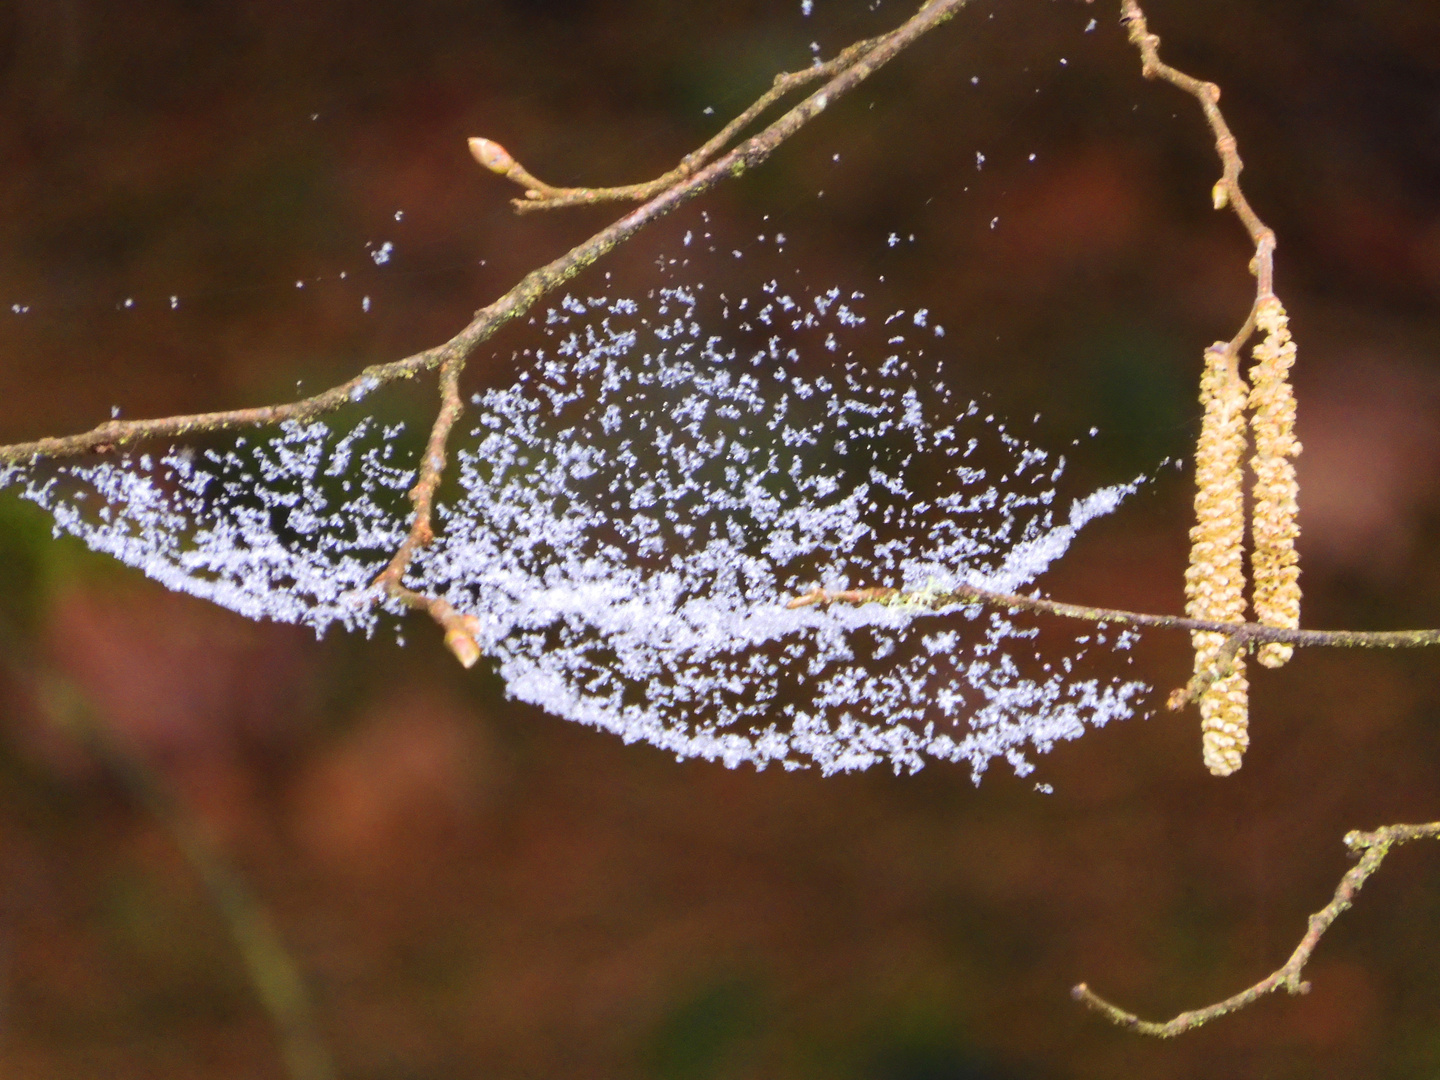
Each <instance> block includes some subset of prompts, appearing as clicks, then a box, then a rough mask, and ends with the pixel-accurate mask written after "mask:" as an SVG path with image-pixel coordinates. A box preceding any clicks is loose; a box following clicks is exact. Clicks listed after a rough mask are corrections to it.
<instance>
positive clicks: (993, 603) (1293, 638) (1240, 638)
mask: <svg viewBox="0 0 1440 1080" xmlns="http://www.w3.org/2000/svg"><path fill="white" fill-rule="evenodd" d="M837 602H838V603H851V604H865V603H872V602H874V603H887V604H897V605H901V606H910V607H924V608H930V609H932V610H936V611H943V610H945V609H947V608H955V607H962V606H967V605H974V604H986V605H988V606H990V607H1002V608H1009V609H1011V610H1014V611H1037V612H1040V613H1042V614H1046V615H1059V616H1061V617H1062V618H1066V619H1083V620H1085V621H1086V622H1097V623H1116V624H1118V625H1121V626H1149V627H1156V628H1158V629H1162V630H1204V631H1210V632H1211V633H1217V634H1225V635H1226V636H1227V637H1230V638H1233V639H1234V640H1235V641H1236V642H1237V644H1236V650H1237V652H1238V650H1239V649H1241V648H1244V647H1247V646H1249V645H1250V644H1252V643H1263V642H1267V641H1278V642H1282V643H1284V644H1287V645H1297V646H1328V647H1332V648H1334V647H1338V648H1355V649H1413V648H1423V647H1427V646H1432V645H1440V630H1287V629H1285V628H1283V627H1279V626H1265V625H1263V624H1261V623H1249V622H1247V623H1229V622H1212V621H1211V620H1209V619H1187V618H1185V617H1184V616H1181V615H1151V614H1147V613H1145V612H1141V611H1124V610H1122V609H1119V608H1102V607H1088V606H1086V605H1084V604H1066V603H1062V602H1061V601H1059V600H1046V599H1044V598H1043V597H1039V596H1020V595H1019V594H1017V593H1001V592H991V591H990V590H988V589H980V588H976V587H975V586H973V585H957V586H955V587H954V588H952V589H949V590H946V591H944V592H934V593H932V592H918V593H904V592H901V591H900V590H899V589H892V588H888V587H875V588H868V589H845V590H841V591H837V592H830V591H827V590H825V589H820V588H816V589H812V590H811V591H810V592H808V593H805V594H804V595H802V596H797V597H796V598H794V599H793V600H791V601H789V602H788V603H787V604H786V607H790V608H799V607H806V606H808V605H810V604H828V603H837Z"/></svg>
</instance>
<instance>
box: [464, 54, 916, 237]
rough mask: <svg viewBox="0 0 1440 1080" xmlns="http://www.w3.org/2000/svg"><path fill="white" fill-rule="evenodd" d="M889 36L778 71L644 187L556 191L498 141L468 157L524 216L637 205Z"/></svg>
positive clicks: (473, 144)
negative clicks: (513, 189) (517, 191)
mask: <svg viewBox="0 0 1440 1080" xmlns="http://www.w3.org/2000/svg"><path fill="white" fill-rule="evenodd" d="M890 36H892V35H885V36H883V37H878V38H870V39H868V40H865V41H857V42H855V43H854V44H853V45H850V46H847V47H846V48H845V49H842V50H841V51H840V54H839V55H838V56H836V57H835V58H834V59H832V60H827V61H826V62H825V63H823V64H816V65H815V66H813V67H809V68H805V69H804V70H802V71H787V72H781V73H780V74H779V75H776V76H775V82H774V84H773V85H772V86H771V87H770V89H769V90H767V91H765V93H763V94H761V95H760V97H759V98H757V99H756V101H755V103H754V104H753V105H751V106H750V107H749V108H748V109H746V110H745V111H744V112H742V113H741V114H740V115H739V116H737V117H736V118H735V119H734V120H731V121H730V123H728V124H726V125H725V126H724V127H723V128H721V129H720V131H719V132H717V133H716V134H715V135H714V136H713V137H712V138H711V139H710V140H709V141H708V142H706V143H705V145H704V146H702V147H700V148H699V149H698V150H695V151H693V152H691V153H689V154H686V155H685V157H684V158H682V159H681V161H680V164H679V165H677V166H676V167H675V168H673V169H671V170H670V171H669V172H667V173H665V174H664V175H662V176H659V177H657V178H656V179H654V180H649V181H647V182H645V183H643V184H626V185H622V186H620V187H607V188H588V187H571V188H565V187H555V186H554V185H552V184H547V183H545V182H544V181H543V180H537V179H536V178H535V177H534V176H532V175H531V174H530V173H529V172H528V171H527V170H526V169H525V167H524V166H523V165H521V164H520V163H519V162H518V161H516V160H515V159H514V158H513V157H512V156H511V155H510V153H509V152H508V151H507V150H506V149H505V148H504V147H503V146H501V145H500V144H499V143H497V142H492V141H491V140H489V139H481V138H474V139H471V140H470V153H471V155H472V156H473V157H474V158H475V160H476V161H478V162H479V163H480V164H481V165H484V166H485V168H487V169H489V170H490V171H491V172H493V173H495V174H496V175H498V176H503V177H505V179H507V180H511V181H514V182H515V183H517V184H519V185H520V186H521V187H523V188H525V197H524V198H523V199H512V200H511V203H512V204H513V205H514V207H515V209H516V210H517V211H518V212H520V213H528V212H529V211H532V210H553V209H557V208H559V207H563V206H590V205H595V204H597V203H602V202H622V201H626V200H634V201H636V202H639V201H641V200H644V199H648V198H650V197H652V196H653V195H656V194H658V193H659V192H661V191H664V190H665V189H666V188H670V187H674V186H675V185H676V184H678V183H680V182H681V181H682V180H684V179H686V178H687V177H689V176H692V175H694V173H695V170H696V169H699V168H700V167H701V166H703V165H704V164H705V163H706V162H707V161H710V160H711V159H712V158H714V157H715V155H716V154H718V153H720V151H721V150H723V149H725V147H726V146H728V145H730V142H731V140H732V139H734V138H735V137H736V136H737V135H739V134H740V132H742V131H744V130H745V129H746V128H747V127H749V126H750V125H751V124H752V123H754V122H755V121H756V120H758V119H759V118H760V117H761V116H762V115H763V114H764V113H765V112H766V111H767V110H768V109H769V108H770V107H771V106H772V105H774V104H775V103H776V102H778V101H779V100H780V99H781V98H783V97H785V96H786V95H787V94H789V93H791V92H792V91H794V90H798V89H800V88H801V87H803V86H809V85H810V84H811V83H814V82H817V81H819V80H820V79H827V78H830V77H832V76H833V75H835V74H837V73H838V72H841V71H844V70H845V69H846V68H848V67H850V66H851V65H852V64H854V63H855V62H856V61H857V60H858V59H860V58H861V57H862V56H864V55H866V54H867V53H869V52H870V51H871V50H873V49H875V48H877V47H878V46H880V45H882V44H883V43H884V42H885V41H886V40H887V38H888V37H890Z"/></svg>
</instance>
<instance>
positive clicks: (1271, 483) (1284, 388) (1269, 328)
mask: <svg viewBox="0 0 1440 1080" xmlns="http://www.w3.org/2000/svg"><path fill="white" fill-rule="evenodd" d="M1255 321H1256V324H1257V325H1258V326H1259V328H1260V329H1261V331H1263V332H1264V334H1265V339H1264V340H1263V341H1262V342H1260V344H1258V345H1256V346H1255V366H1254V367H1253V368H1251V369H1250V381H1251V385H1252V389H1251V391H1250V410H1251V419H1250V423H1251V426H1252V428H1253V430H1254V432H1255V456H1254V457H1253V458H1251V459H1250V467H1251V468H1252V469H1253V470H1254V471H1255V499H1254V518H1253V525H1252V535H1253V539H1254V545H1255V547H1254V553H1253V554H1252V555H1251V568H1252V573H1253V578H1254V605H1255V619H1256V621H1257V622H1261V623H1264V624H1265V625H1266V626H1280V627H1284V628H1286V629H1291V630H1293V629H1295V628H1296V627H1298V626H1299V625H1300V566H1299V559H1298V556H1297V555H1296V552H1295V538H1296V537H1297V536H1298V535H1299V534H1300V528H1299V526H1298V525H1297V524H1296V522H1295V514H1296V510H1297V509H1298V507H1297V505H1296V495H1297V493H1298V491H1299V487H1298V485H1297V484H1296V482H1295V465H1294V463H1293V462H1292V461H1291V460H1290V459H1291V458H1293V457H1295V455H1296V454H1298V453H1300V444H1299V443H1298V442H1296V441H1295V393H1294V391H1293V390H1292V389H1291V387H1290V379H1289V374H1290V368H1291V366H1292V365H1293V364H1294V363H1295V342H1294V341H1292V340H1291V338H1290V328H1289V319H1288V318H1287V317H1286V315H1285V308H1284V307H1283V306H1282V305H1281V303H1280V301H1279V300H1278V299H1276V298H1274V297H1269V298H1267V299H1266V300H1264V301H1263V302H1262V303H1261V305H1260V310H1259V311H1257V312H1256V315H1255ZM1294 651H1295V650H1294V647H1293V646H1290V645H1282V644H1279V643H1278V642H1271V643H1270V644H1267V645H1262V646H1261V647H1260V651H1259V657H1258V659H1259V660H1260V663H1262V664H1264V665H1265V666H1266V667H1272V668H1273V667H1279V666H1280V665H1281V664H1283V663H1285V661H1286V660H1289V659H1290V656H1291V654H1292V653H1293V652H1294Z"/></svg>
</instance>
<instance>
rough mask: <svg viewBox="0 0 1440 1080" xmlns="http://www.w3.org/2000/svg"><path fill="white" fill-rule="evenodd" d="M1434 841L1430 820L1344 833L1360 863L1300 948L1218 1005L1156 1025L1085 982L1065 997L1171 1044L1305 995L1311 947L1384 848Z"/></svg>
mask: <svg viewBox="0 0 1440 1080" xmlns="http://www.w3.org/2000/svg"><path fill="white" fill-rule="evenodd" d="M1435 838H1440V821H1432V822H1430V823H1429V824H1426V825H1386V826H1383V827H1381V828H1379V829H1376V830H1375V831H1374V832H1359V831H1355V832H1350V833H1346V834H1345V846H1346V847H1348V848H1349V849H1350V852H1351V854H1352V855H1358V856H1360V861H1359V862H1358V863H1356V864H1355V866H1353V867H1351V868H1350V870H1349V871H1347V872H1346V874H1345V876H1344V877H1342V878H1341V879H1340V884H1339V885H1338V886H1336V888H1335V896H1334V897H1333V898H1332V899H1331V901H1330V902H1329V903H1328V904H1326V905H1325V906H1324V907H1323V908H1321V909H1320V910H1319V911H1317V912H1316V913H1315V914H1314V915H1311V916H1310V925H1309V928H1308V929H1307V930H1306V931H1305V936H1304V937H1302V938H1301V939H1300V944H1299V945H1297V946H1296V947H1295V951H1294V952H1293V953H1291V954H1290V959H1289V960H1287V961H1285V963H1284V965H1283V966H1281V967H1279V968H1276V969H1275V970H1274V971H1272V972H1271V973H1270V974H1269V975H1267V976H1265V978H1263V979H1261V980H1260V981H1259V982H1257V983H1255V985H1253V986H1250V987H1247V988H1246V989H1244V990H1242V991H1240V993H1238V994H1235V995H1233V996H1231V997H1228V998H1226V999H1225V1000H1224V1001H1217V1002H1216V1003H1215V1004H1213V1005H1207V1006H1205V1007H1204V1008H1203V1009H1190V1010H1188V1011H1186V1012H1182V1013H1181V1014H1180V1015H1179V1016H1176V1017H1174V1018H1173V1019H1171V1020H1166V1021H1163V1022H1162V1021H1157V1020H1142V1019H1140V1017H1138V1016H1136V1015H1135V1014H1134V1013H1132V1012H1126V1011H1125V1010H1124V1009H1122V1008H1120V1007H1119V1006H1118V1005H1112V1004H1110V1002H1108V1001H1106V1000H1105V999H1104V998H1102V997H1100V996H1099V995H1098V994H1096V993H1095V992H1094V991H1093V990H1091V989H1090V987H1088V986H1087V985H1085V983H1080V984H1079V985H1077V986H1076V987H1074V989H1072V990H1071V991H1070V994H1071V996H1072V997H1074V998H1075V1000H1076V1001H1078V1002H1080V1003H1081V1004H1083V1005H1085V1006H1087V1007H1089V1008H1091V1009H1094V1010H1095V1011H1096V1012H1098V1013H1099V1014H1100V1015H1101V1016H1104V1017H1105V1018H1106V1019H1108V1020H1111V1021H1113V1022H1114V1023H1116V1024H1119V1025H1120V1026H1121V1027H1124V1028H1128V1029H1129V1030H1131V1031H1134V1032H1137V1033H1138V1034H1141V1035H1153V1036H1154V1037H1156V1038H1158V1039H1171V1038H1174V1037H1175V1036H1176V1035H1183V1034H1184V1033H1185V1032H1187V1031H1193V1030H1194V1029H1195V1028H1197V1027H1200V1026H1201V1025H1203V1024H1208V1023H1209V1022H1210V1021H1211V1020H1218V1019H1219V1018H1220V1017H1222V1016H1224V1015H1226V1014H1227V1013H1232V1012H1235V1011H1236V1010H1238V1009H1243V1008H1245V1007H1246V1006H1248V1005H1253V1004H1254V1003H1255V1002H1257V1001H1259V1000H1260V999H1261V998H1262V997H1264V996H1265V995H1266V994H1273V993H1274V992H1275V991H1276V990H1279V989H1282V988H1283V989H1284V990H1286V991H1288V992H1289V993H1291V994H1306V993H1309V992H1310V984H1309V983H1308V982H1306V981H1304V980H1303V979H1301V977H1300V976H1301V973H1302V972H1303V971H1304V970H1305V965H1306V964H1308V963H1309V962H1310V957H1311V955H1312V954H1313V953H1314V952H1315V947H1316V946H1317V945H1319V944H1320V939H1321V938H1322V937H1323V936H1324V935H1325V931H1327V930H1329V929H1330V926H1331V924H1332V923H1334V922H1335V920H1336V919H1338V918H1339V917H1340V916H1341V915H1342V914H1343V913H1344V912H1346V911H1347V910H1349V908H1350V907H1351V905H1352V904H1354V902H1355V894H1356V893H1358V892H1359V891H1360V889H1361V887H1362V886H1364V884H1365V882H1366V881H1367V880H1368V879H1369V877H1370V875H1371V874H1373V873H1375V871H1376V870H1378V869H1379V868H1380V864H1381V863H1382V862H1384V860H1385V856H1386V855H1388V854H1389V853H1390V849H1391V848H1393V847H1396V846H1397V845H1399V844H1405V843H1409V842H1410V841H1411V840H1424V839H1435Z"/></svg>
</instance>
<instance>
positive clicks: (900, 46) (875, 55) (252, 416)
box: [0, 0, 969, 464]
mask: <svg viewBox="0 0 1440 1080" xmlns="http://www.w3.org/2000/svg"><path fill="white" fill-rule="evenodd" d="M968 3H969V0H929V2H928V3H926V4H924V5H922V6H921V8H920V10H919V11H918V12H916V13H915V14H914V15H913V16H911V17H910V19H909V20H908V21H906V22H905V23H903V24H902V25H901V26H900V27H898V28H897V29H895V30H893V31H891V32H890V33H889V34H886V35H885V36H884V37H882V38H877V39H874V40H873V41H871V42H860V43H857V45H858V46H865V47H864V48H861V49H860V51H859V53H858V54H856V55H853V56H849V55H847V54H849V53H850V50H848V49H847V50H846V51H845V52H844V53H842V54H841V55H842V56H846V57H847V60H846V63H845V64H843V65H839V64H838V61H839V59H840V58H839V57H837V58H836V61H834V62H832V63H834V64H836V68H835V69H834V70H835V73H834V74H833V75H832V76H831V77H830V79H829V80H828V81H827V82H826V83H825V84H824V85H823V86H821V87H820V89H819V90H817V91H816V92H815V93H813V94H811V95H810V96H809V97H808V98H806V99H805V100H804V101H801V102H800V103H799V104H797V105H795V106H794V107H793V108H792V109H790V110H789V111H788V112H786V113H785V114H783V115H782V116H780V117H779V118H778V119H776V120H774V121H773V122H772V123H770V124H769V125H768V126H766V127H765V128H764V129H763V130H761V131H760V132H758V133H757V134H755V135H753V136H751V137H750V138H749V139H746V140H745V141H744V142H742V143H740V144H739V145H738V146H736V147H735V148H734V149H733V150H731V151H729V152H728V153H726V154H724V155H723V156H721V157H720V158H718V159H716V160H714V161H712V162H711V163H710V164H709V165H707V166H705V167H703V168H700V169H698V170H697V171H694V172H692V173H690V174H688V175H686V176H685V177H684V178H683V179H681V180H680V181H679V182H678V183H675V184H673V185H671V186H669V187H666V188H664V189H663V190H661V191H659V192H657V193H656V194H655V195H653V196H652V197H651V198H649V199H648V200H647V201H646V202H645V203H644V205H642V206H640V207H638V208H637V209H635V210H633V211H631V212H630V213H628V214H626V215H625V216H624V217H622V218H620V219H618V220H617V221H615V222H613V223H612V224H610V225H608V226H606V227H605V228H604V229H602V230H600V231H599V232H598V233H596V234H595V235H594V236H592V237H590V239H588V240H586V241H584V242H582V243H580V244H577V245H576V246H575V247H573V248H571V249H570V250H569V251H568V252H566V253H565V254H564V255H562V256H560V257H559V258H558V259H555V260H554V261H552V262H550V263H547V264H546V265H544V266H542V267H540V268H538V269H536V270H532V271H531V272H530V273H528V274H526V275H525V276H524V277H523V278H521V279H520V281H519V282H518V283H517V284H516V285H515V286H514V287H513V288H511V289H510V290H509V291H508V292H506V293H505V294H504V295H502V296H500V297H499V298H498V299H496V300H495V301H493V302H492V303H490V304H488V305H487V306H485V307H483V308H481V309H480V310H479V311H477V312H476V313H475V317H474V318H473V319H472V320H471V321H470V323H469V324H468V325H466V327H465V328H464V329H463V330H461V331H460V332H459V333H458V334H456V335H455V336H454V337H452V338H451V339H450V340H449V341H447V342H445V343H444V344H443V345H438V346H435V347H434V348H430V349H426V350H424V351H423V352H419V353H416V354H415V355H413V356H409V357H406V358H405V359H403V360H396V361H392V362H390V363H386V364H377V365H374V366H372V367H368V368H366V369H365V370H363V371H362V372H361V373H360V374H359V375H357V376H355V377H354V378H352V379H349V380H347V381H346V382H343V383H341V384H339V385H338V386H334V387H331V388H330V389H328V390H325V391H322V392H321V393H318V394H315V395H312V396H310V397H306V398H301V399H300V400H298V401H292V402H287V403H283V404H274V405H266V406H261V407H258V408H251V409H234V410H229V411H226V412H209V413H194V414H188V415H180V416H168V417H163V418H160V419H154V420H111V421H108V422H106V423H104V424H101V425H99V426H98V427H96V428H93V429H92V430H90V431H87V432H83V433H81V434H78V435H68V436H63V437H52V438H44V439H36V440H34V441H31V442H22V443H13V444H10V445H3V446H0V464H20V463H23V462H27V461H32V460H34V459H36V458H49V457H73V456H76V455H78V454H85V453H91V452H95V451H102V450H108V449H112V448H114V447H117V446H122V445H125V444H127V443H132V442H138V441H140V440H143V439H151V438H162V437H167V436H175V435H189V434H193V433H197V432H213V431H224V430H229V429H233V428H242V427H260V426H265V425H270V424H279V423H283V422H285V421H289V420H309V419H311V418H313V417H315V416H319V415H322V414H324V413H328V412H334V411H335V410H336V409H340V408H343V407H344V406H345V405H348V404H351V403H353V402H356V401H359V400H361V399H362V398H363V397H365V396H366V395H367V394H369V393H370V392H371V391H373V390H376V389H378V388H379V387H380V386H382V385H385V384H386V383H391V382H395V381H396V380H398V379H406V378H413V377H414V376H416V375H418V374H420V373H421V372H424V371H432V370H434V369H435V368H438V367H440V366H441V365H442V364H444V363H445V361H446V360H448V359H450V358H451V357H454V356H459V357H461V358H462V359H464V358H468V357H469V356H470V354H471V353H473V352H474V351H475V349H476V348H478V347H479V346H480V345H481V344H482V343H484V342H485V341H487V340H489V338H491V337H492V336H493V335H494V334H495V332H496V331H497V330H499V329H500V328H501V327H502V326H504V325H505V324H506V323H508V322H510V321H512V320H513V319H516V318H519V317H520V316H522V315H524V314H526V313H527V312H528V311H529V310H530V309H531V308H532V307H534V305H535V304H536V303H537V302H538V301H539V300H540V299H541V298H542V297H544V296H545V295H547V294H548V293H551V292H553V291H554V290H555V289H557V288H559V287H560V286H561V285H563V284H564V283H565V282H567V281H569V280H571V279H572V278H574V277H575V276H576V275H578V274H579V273H580V272H581V271H582V270H584V269H585V268H586V267H588V266H589V265H590V264H591V263H594V262H596V261H597V260H599V259H600V258H602V257H603V256H605V255H607V254H608V253H609V252H611V251H613V250H614V249H615V248H616V247H618V246H620V245H621V244H623V243H625V242H626V241H627V240H629V239H630V238H631V237H633V236H634V235H635V234H636V233H638V232H639V231H640V230H641V229H643V228H644V227H645V226H646V225H649V224H650V223H651V222H653V221H655V220H657V219H659V218H661V217H664V216H665V215H666V214H668V213H669V212H670V211H672V210H674V209H676V208H677V207H679V206H682V205H684V204H685V203H687V202H689V201H690V200H691V199H693V198H695V197H696V196H698V195H701V194H703V193H705V192H707V191H709V190H710V189H711V188H713V187H715V186H716V185H717V184H719V183H720V182H721V181H722V180H724V179H726V178H727V177H740V176H742V175H744V174H745V173H747V172H749V171H750V170H752V169H754V168H756V167H757V166H759V165H761V164H763V163H764V162H765V161H766V160H768V159H769V157H770V156H771V155H772V154H773V153H774V152H775V151H776V150H777V149H778V148H779V147H780V146H781V145H782V144H783V143H785V142H786V141H787V140H788V139H789V138H790V137H791V136H793V135H795V134H796V133H797V132H798V131H799V130H800V129H801V128H803V127H804V126H805V125H806V124H808V123H809V122H810V121H811V120H813V119H815V118H816V117H817V116H819V115H820V114H821V113H822V112H824V111H825V109H826V108H827V107H828V106H829V104H830V103H831V102H833V101H835V100H837V99H838V98H840V97H842V96H843V95H845V94H847V93H849V92H850V91H851V90H853V89H855V87H856V86H858V85H859V84H860V83H862V82H864V81H865V80H866V79H867V78H869V77H870V76H871V75H873V74H874V73H875V72H876V71H878V70H879V69H880V68H881V67H883V66H884V65H885V64H887V63H888V62H889V61H891V60H893V59H894V58H895V57H896V56H897V55H899V54H900V52H902V51H903V50H904V49H906V48H907V47H908V46H910V45H912V44H914V42H915V41H916V40H917V39H919V38H920V37H921V36H923V35H924V34H926V33H927V32H929V31H930V30H933V29H935V28H936V27H937V26H939V25H941V24H942V23H944V22H946V21H948V20H949V19H950V18H951V17H953V16H954V15H955V14H956V13H957V12H958V11H960V10H961V9H962V8H964V7H965V6H966V5H967V4H968ZM856 47H857V46H852V47H851V48H852V49H853V48H856ZM822 67H823V65H822ZM825 70H826V72H827V74H828V73H829V72H830V71H831V69H829V68H826V69H825ZM801 74H804V73H801ZM796 85H799V84H796ZM762 100H763V99H762ZM757 104H758V103H757ZM767 104H768V102H767ZM722 134H723V132H722ZM712 141H713V140H712ZM707 145H708V144H707ZM702 149H703V148H702Z"/></svg>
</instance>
